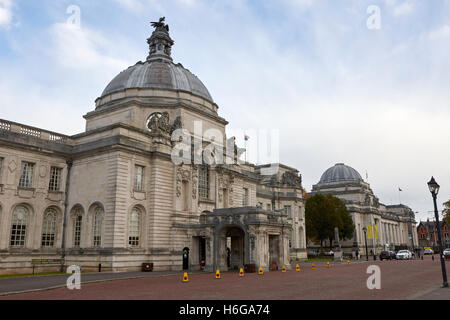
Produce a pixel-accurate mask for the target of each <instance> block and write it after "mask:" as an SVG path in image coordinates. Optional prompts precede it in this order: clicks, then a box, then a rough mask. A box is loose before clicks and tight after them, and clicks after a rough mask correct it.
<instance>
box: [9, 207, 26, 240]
mask: <svg viewBox="0 0 450 320" xmlns="http://www.w3.org/2000/svg"><path fill="white" fill-rule="evenodd" d="M27 222H28V210H27V208H25V207H23V206H18V207H16V208H15V209H14V213H13V217H12V221H11V239H10V245H11V246H12V247H23V246H25V238H26V231H27Z"/></svg>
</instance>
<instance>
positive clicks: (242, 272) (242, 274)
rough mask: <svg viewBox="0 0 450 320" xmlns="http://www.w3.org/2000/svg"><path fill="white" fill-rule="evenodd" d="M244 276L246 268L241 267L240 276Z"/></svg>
mask: <svg viewBox="0 0 450 320" xmlns="http://www.w3.org/2000/svg"><path fill="white" fill-rule="evenodd" d="M243 276H244V269H242V268H241V270H240V271H239V277H243Z"/></svg>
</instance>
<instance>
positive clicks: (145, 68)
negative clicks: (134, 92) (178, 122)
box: [102, 17, 214, 103]
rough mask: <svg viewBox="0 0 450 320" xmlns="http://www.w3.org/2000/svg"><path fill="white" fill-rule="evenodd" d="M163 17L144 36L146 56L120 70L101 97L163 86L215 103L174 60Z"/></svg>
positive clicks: (191, 75)
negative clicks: (151, 31) (146, 47)
mask: <svg viewBox="0 0 450 320" xmlns="http://www.w3.org/2000/svg"><path fill="white" fill-rule="evenodd" d="M165 20H166V18H165V17H162V18H160V19H159V22H152V26H153V27H154V28H155V30H154V31H153V33H152V36H151V37H150V38H149V39H147V43H148V45H149V49H150V52H149V56H148V57H147V60H146V61H145V62H138V63H136V64H135V65H134V66H132V67H129V68H128V69H127V70H124V71H122V72H121V73H120V74H119V75H118V76H116V77H115V78H114V79H113V80H112V81H111V82H110V83H109V84H108V86H107V87H106V89H105V90H104V91H103V93H102V97H104V96H106V95H108V94H111V93H114V92H119V91H123V90H126V89H166V90H176V91H184V92H188V93H192V94H195V95H197V96H200V97H202V98H204V99H206V100H208V101H210V102H212V103H214V101H213V99H212V97H211V95H210V94H209V91H208V89H206V87H205V86H204V85H203V83H202V82H201V81H200V79H199V78H197V77H196V76H195V75H193V74H192V73H191V72H190V71H189V70H187V69H185V68H184V67H183V66H182V65H181V64H174V63H173V60H172V57H171V52H172V46H173V44H174V43H175V42H174V41H173V40H172V38H171V37H170V35H169V26H168V25H166V24H165Z"/></svg>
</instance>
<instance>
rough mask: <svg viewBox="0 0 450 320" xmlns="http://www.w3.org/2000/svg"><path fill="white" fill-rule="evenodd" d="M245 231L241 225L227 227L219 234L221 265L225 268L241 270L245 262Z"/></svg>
mask: <svg viewBox="0 0 450 320" xmlns="http://www.w3.org/2000/svg"><path fill="white" fill-rule="evenodd" d="M245 255H246V253H245V232H244V230H242V229H241V228H239V227H236V226H230V227H225V228H223V229H222V230H221V232H220V234H219V254H218V258H219V261H218V263H219V266H220V268H221V269H223V270H239V268H242V267H243V266H244V264H245Z"/></svg>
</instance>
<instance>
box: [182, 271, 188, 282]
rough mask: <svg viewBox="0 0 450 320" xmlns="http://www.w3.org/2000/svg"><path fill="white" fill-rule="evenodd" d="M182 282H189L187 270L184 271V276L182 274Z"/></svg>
mask: <svg viewBox="0 0 450 320" xmlns="http://www.w3.org/2000/svg"><path fill="white" fill-rule="evenodd" d="M184 282H189V277H188V274H187V272H185V273H184V276H183V283H184Z"/></svg>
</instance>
